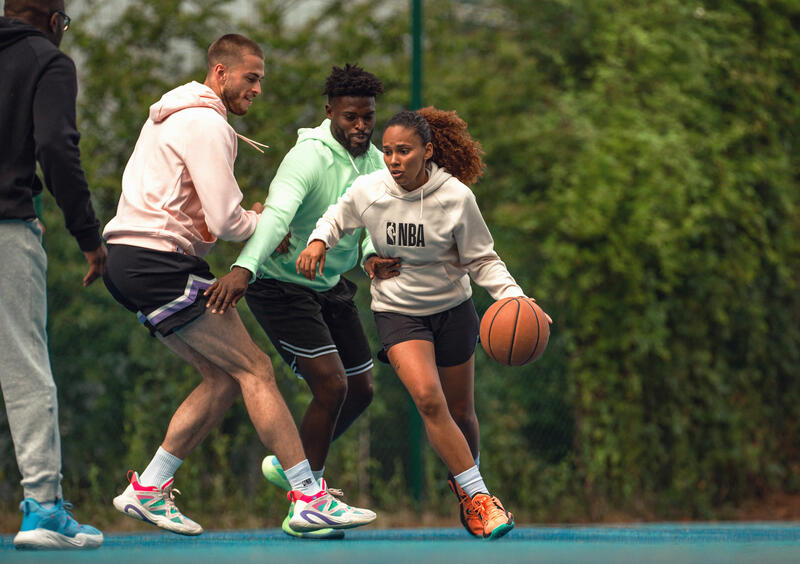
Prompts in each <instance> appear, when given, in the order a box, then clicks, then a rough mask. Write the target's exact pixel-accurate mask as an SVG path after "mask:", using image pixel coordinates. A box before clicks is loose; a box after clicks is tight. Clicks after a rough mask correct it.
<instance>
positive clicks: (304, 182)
mask: <svg viewBox="0 0 800 564" xmlns="http://www.w3.org/2000/svg"><path fill="white" fill-rule="evenodd" d="M323 166H324V163H322V162H321V161H320V158H319V156H318V154H317V153H316V152H315V151H314V150H313V147H312V142H304V143H301V144H299V145H296V146H294V147H293V148H292V150H291V151H289V152H288V153H287V154H286V156H285V157H284V158H283V161H282V162H281V165H280V166H279V167H278V172H276V173H275V178H273V180H272V183H271V184H270V186H269V194H268V195H267V199H266V201H265V202H264V212H263V213H262V214H261V219H260V220H259V222H258V227H256V230H255V233H253V236H252V237H251V238H250V240H249V241H248V242H247V244H246V245H245V246H244V249H242V252H241V254H240V255H239V258H237V259H236V262H235V263H233V266H239V267H242V268H246V269H247V270H249V271H250V272H251V273H253V279H254V277H255V273H256V272H258V268H259V267H260V266H261V265H262V264H263V263H264V262H266V260H267V259H268V258H269V257H270V255H272V253H273V252H274V251H275V248H276V247H277V246H278V244H279V243H280V242H281V241H282V240H283V238H284V237H285V236H286V234H287V233H288V232H289V225H290V224H291V223H292V220H293V219H294V216H295V214H296V213H297V209H298V208H299V207H300V204H302V203H303V200H304V199H305V198H306V195H307V194H308V193H309V191H311V189H312V188H313V187H314V186H315V185H316V184H317V182H318V180H319V175H320V174H321V173H322V171H321V170H320V169H321V167H323Z"/></svg>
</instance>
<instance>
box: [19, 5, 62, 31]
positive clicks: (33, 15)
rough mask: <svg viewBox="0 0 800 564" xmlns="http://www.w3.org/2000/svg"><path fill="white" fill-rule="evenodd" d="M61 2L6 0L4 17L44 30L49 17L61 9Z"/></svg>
mask: <svg viewBox="0 0 800 564" xmlns="http://www.w3.org/2000/svg"><path fill="white" fill-rule="evenodd" d="M63 5H64V2H63V0H6V4H5V8H4V13H5V15H6V17H9V18H17V19H20V20H23V21H25V22H27V23H29V24H31V25H33V26H35V27H39V28H46V27H47V24H48V21H49V19H50V16H51V15H52V14H53V12H55V11H56V10H60V9H62V8H63V7H64V6H63Z"/></svg>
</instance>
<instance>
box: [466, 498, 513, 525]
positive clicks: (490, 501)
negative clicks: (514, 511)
mask: <svg viewBox="0 0 800 564" xmlns="http://www.w3.org/2000/svg"><path fill="white" fill-rule="evenodd" d="M481 499H485V501H483V502H481ZM481 499H477V498H474V499H473V500H472V509H473V510H474V511H476V512H477V513H478V515H479V516H481V517H482V519H483V521H488V520H489V518H490V514H493V513H500V514H503V515H505V511H504V510H503V509H500V507H499V506H498V505H497V503H495V500H494V498H493V497H492V496H486V497H485V498H483V497H482V498H481ZM487 506H488V507H487ZM481 509H482V510H483V512H481ZM481 513H483V514H482V515H481Z"/></svg>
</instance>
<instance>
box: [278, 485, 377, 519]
mask: <svg viewBox="0 0 800 564" xmlns="http://www.w3.org/2000/svg"><path fill="white" fill-rule="evenodd" d="M320 486H321V488H322V491H320V492H319V493H317V494H315V495H313V496H312V495H305V494H303V493H301V492H299V491H297V490H292V491H290V492H289V494H288V495H287V496H286V497H288V498H289V501H291V502H292V507H291V509H290V510H289V523H288V525H289V527H291V529H292V530H294V531H300V532H302V531H315V530H318V529H327V528H330V529H352V528H353V527H361V526H362V525H369V524H370V523H372V522H373V521H375V519H376V518H377V517H378V516H377V515H376V514H375V512H374V511H370V510H369V509H361V508H359V507H351V506H349V505H347V504H346V503H344V502H343V501H341V500H339V499H336V498H335V497H334V496H333V495H332V494H331V492H329V491H328V485H327V484H326V483H325V480H322V483H321V484H320Z"/></svg>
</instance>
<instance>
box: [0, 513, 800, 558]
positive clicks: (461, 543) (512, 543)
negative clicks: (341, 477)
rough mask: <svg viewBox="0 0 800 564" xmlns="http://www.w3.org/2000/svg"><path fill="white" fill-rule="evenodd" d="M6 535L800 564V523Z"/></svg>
mask: <svg viewBox="0 0 800 564" xmlns="http://www.w3.org/2000/svg"><path fill="white" fill-rule="evenodd" d="M12 540H13V536H12V535H0V562H2V563H3V564H11V563H17V562H28V563H33V562H35V563H37V564H38V563H40V562H41V563H48V562H53V563H56V562H58V563H60V564H61V563H63V564H67V563H72V562H76V563H77V562H89V563H91V562H110V563H113V564H129V563H131V564H133V563H141V562H169V563H170V564H184V563H186V564H202V563H211V562H214V563H217V562H220V563H223V562H224V563H227V562H231V563H233V562H236V563H240V564H249V563H259V564H263V563H264V562H271V563H280V562H324V563H325V564H340V563H341V564H354V563H359V564H360V563H371V562H375V563H378V564H393V563H413V564H423V563H429V562H442V563H458V564H462V563H464V564H470V563H476V564H478V563H480V564H501V563H508V562H542V563H556V564H561V563H568V562H569V563H572V562H575V563H593V562H596V563H612V562H613V563H621V564H634V563H636V564H638V563H641V562H646V563H659V564H660V563H663V564H682V563H697V564H714V563H717V562H719V563H726V564H739V563H753V562H755V563H757V564H773V563H775V564H777V563H780V564H784V563H797V562H800V523H745V524H742V523H736V524H657V525H652V524H648V525H625V526H603V527H583V526H575V527H518V528H516V529H514V530H513V531H512V532H511V533H510V534H508V535H507V536H506V537H504V538H502V539H500V540H498V541H494V542H488V541H484V540H481V539H472V538H470V537H468V536H467V534H466V533H465V532H464V531H463V530H462V529H454V528H453V529H403V530H399V529H392V530H378V529H374V530H369V529H368V530H362V531H350V532H348V533H347V534H346V537H345V539H344V540H338V541H325V540H298V539H293V538H290V537H287V536H286V535H284V534H283V533H282V532H281V531H280V530H278V529H269V530H259V531H227V532H226V531H217V532H206V533H204V534H203V535H201V536H199V537H181V536H178V535H174V534H171V533H161V532H154V533H149V534H108V535H106V539H105V543H104V546H103V547H102V548H100V549H98V550H95V551H74V552H65V551H52V552H20V551H17V550H15V549H14V546H13V544H12Z"/></svg>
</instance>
